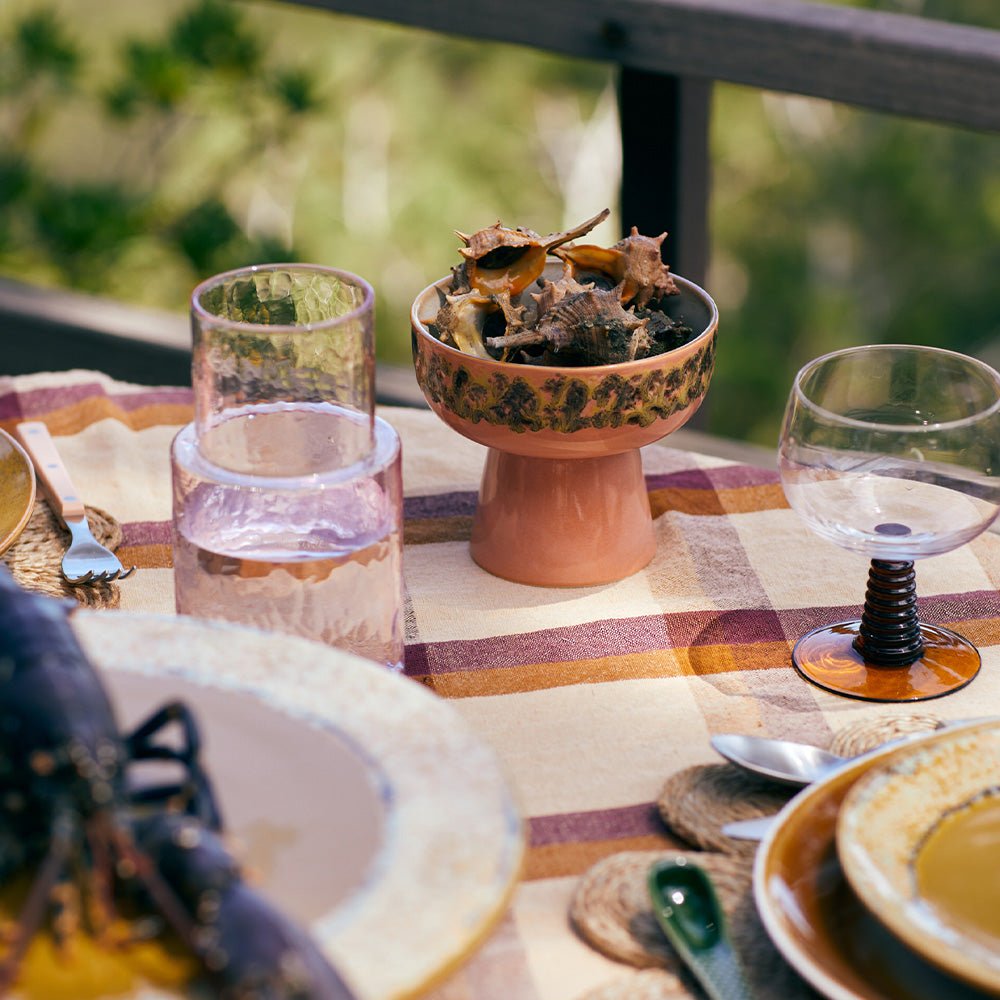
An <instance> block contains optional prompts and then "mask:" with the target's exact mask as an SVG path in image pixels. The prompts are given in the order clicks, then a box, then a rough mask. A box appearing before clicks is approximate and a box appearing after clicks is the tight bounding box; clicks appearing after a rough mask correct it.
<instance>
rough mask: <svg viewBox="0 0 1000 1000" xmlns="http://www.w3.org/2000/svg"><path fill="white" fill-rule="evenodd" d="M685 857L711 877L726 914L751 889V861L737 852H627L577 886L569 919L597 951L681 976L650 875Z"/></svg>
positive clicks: (592, 871)
mask: <svg viewBox="0 0 1000 1000" xmlns="http://www.w3.org/2000/svg"><path fill="white" fill-rule="evenodd" d="M672 858H686V859H687V860H688V861H691V862H693V863H695V864H698V865H701V867H702V868H704V869H705V871H706V872H708V874H709V875H710V876H711V879H712V883H713V884H714V885H715V891H716V893H717V894H718V896H719V902H720V903H721V904H722V908H723V909H724V910H725V911H726V913H727V914H728V913H730V912H733V911H735V909H736V907H737V904H738V902H739V899H740V897H741V896H742V895H744V894H745V893H746V892H747V890H748V889H749V887H750V868H751V866H750V862H749V860H748V859H745V858H742V857H737V856H736V855H732V854H709V853H704V854H702V853H698V852H695V851H687V852H683V851H623V852H621V853H619V854H612V855H610V856H609V857H607V858H603V859H602V860H601V861H598V862H597V864H595V865H594V866H593V867H592V868H591V869H590V870H589V871H588V872H586V874H585V875H584V876H583V878H582V879H580V881H579V883H578V884H577V887H576V891H575V892H574V894H573V900H572V902H571V903H570V911H569V916H570V921H571V922H572V924H573V926H574V927H575V928H576V929H577V931H578V932H579V934H580V936H581V937H583V938H584V940H586V941H588V942H589V943H590V944H591V945H593V946H594V947H595V948H596V949H597V950H598V951H600V952H603V953H604V954H605V955H607V956H608V957H609V958H614V959H617V960H618V961H619V962H627V963H628V964H629V965H634V966H636V967H637V968H646V967H649V966H659V967H662V968H665V969H670V970H671V971H672V972H676V971H677V970H678V968H679V965H678V961H677V957H676V954H675V953H674V950H673V948H672V947H671V946H670V943H669V942H668V941H667V939H666V938H665V937H664V935H663V931H662V930H660V925H659V924H658V923H657V922H656V918H655V917H654V916H653V911H652V908H651V906H650V902H649V894H648V890H647V888H646V875H647V873H648V872H649V868H650V865H652V864H653V863H654V862H656V861H661V860H664V859H672Z"/></svg>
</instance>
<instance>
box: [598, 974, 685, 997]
mask: <svg viewBox="0 0 1000 1000" xmlns="http://www.w3.org/2000/svg"><path fill="white" fill-rule="evenodd" d="M690 996H691V993H690V991H689V990H688V989H687V987H686V986H685V985H684V984H683V983H682V982H681V980H680V979H678V978H677V976H675V975H674V974H673V973H672V972H667V970H666V969H640V970H639V971H638V972H630V973H629V974H628V975H627V976H620V977H619V978H618V979H613V980H612V981H611V982H610V983H605V984H604V985H603V986H598V987H597V989H595V990H589V991H588V992H587V993H585V994H584V995H583V996H582V997H580V1000H682V998H683V1000H688V998H690Z"/></svg>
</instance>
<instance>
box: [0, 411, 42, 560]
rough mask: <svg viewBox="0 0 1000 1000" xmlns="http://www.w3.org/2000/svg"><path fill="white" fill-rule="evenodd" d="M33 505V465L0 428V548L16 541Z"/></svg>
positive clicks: (7, 547)
mask: <svg viewBox="0 0 1000 1000" xmlns="http://www.w3.org/2000/svg"><path fill="white" fill-rule="evenodd" d="M34 505H35V469H34V466H33V465H32V464H31V459H30V458H28V456H27V455H26V454H25V451H24V449H23V448H22V447H21V446H20V445H19V444H18V443H17V442H16V441H15V440H14V439H13V438H12V437H11V436H10V435H9V434H8V433H7V432H6V431H3V430H0V552H6V551H7V549H9V548H10V547H11V546H12V545H13V544H14V542H16V541H17V539H18V537H19V536H20V534H21V532H22V531H24V526H25V525H26V524H27V523H28V519H29V518H30V517H31V511H32V508H33V507H34Z"/></svg>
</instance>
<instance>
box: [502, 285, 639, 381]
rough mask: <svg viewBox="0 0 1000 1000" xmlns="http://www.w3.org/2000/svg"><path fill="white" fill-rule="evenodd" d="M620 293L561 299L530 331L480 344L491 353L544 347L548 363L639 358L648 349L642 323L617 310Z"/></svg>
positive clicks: (612, 290)
mask: <svg viewBox="0 0 1000 1000" xmlns="http://www.w3.org/2000/svg"><path fill="white" fill-rule="evenodd" d="M621 291H622V290H621V288H620V287H615V288H610V289H599V288H587V289H584V290H583V291H579V292H575V293H573V294H569V295H566V296H565V297H564V298H562V300H561V301H559V302H557V303H556V304H555V305H553V306H552V308H551V309H549V310H548V311H547V312H546V313H545V314H544V315H543V316H541V317H540V318H539V321H538V325H537V326H536V327H535V329H533V330H519V331H515V332H511V333H507V334H505V335H504V336H502V337H488V338H487V339H486V343H487V344H488V345H489V346H490V347H492V348H494V349H500V348H503V349H511V348H514V347H527V346H535V345H544V347H545V348H546V349H547V350H548V352H549V353H550V354H551V356H552V357H553V362H552V363H553V364H561V363H566V362H567V361H569V360H570V359H572V360H573V361H577V363H581V362H582V363H583V364H585V365H610V364H617V363H619V362H622V361H634V360H635V359H636V358H641V357H645V356H646V354H647V353H648V352H649V349H650V348H651V347H652V340H651V338H650V337H649V335H648V334H647V333H646V325H647V320H645V319H639V317H637V316H636V315H635V314H634V313H631V312H627V311H626V310H625V309H623V308H622V303H621ZM559 355H562V357H557V356H559ZM567 355H568V356H569V357H568V358H566V357H565V356H567Z"/></svg>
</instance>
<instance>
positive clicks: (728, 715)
mask: <svg viewBox="0 0 1000 1000" xmlns="http://www.w3.org/2000/svg"><path fill="white" fill-rule="evenodd" d="M379 412H380V415H381V416H383V417H384V418H385V419H386V420H388V421H389V422H390V423H392V424H393V425H394V426H395V427H396V428H397V430H398V431H399V433H400V436H401V438H402V441H403V463H404V464H403V484H404V490H405V497H406V499H405V555H404V579H405V587H406V609H405V610H406V639H407V646H406V673H407V674H408V675H409V676H410V677H412V678H413V679H414V680H417V681H419V682H420V683H423V684H425V685H426V686H427V687H429V688H431V689H432V690H433V691H435V692H436V693H437V694H439V695H440V696H441V697H444V698H447V699H449V700H450V701H451V704H452V705H453V706H454V707H455V708H456V710H457V711H458V712H459V713H460V714H461V715H462V716H463V717H464V718H465V719H466V720H467V721H468V722H469V723H470V724H471V726H472V727H473V728H474V729H475V730H476V731H477V732H478V733H479V734H480V735H481V736H482V737H483V738H484V739H485V740H487V741H488V742H489V743H491V744H492V745H493V746H494V747H495V749H496V750H497V752H498V753H499V755H500V757H501V759H502V760H503V762H504V764H505V766H506V768H507V771H508V774H509V775H510V778H511V781H512V783H513V786H514V788H515V791H516V794H517V796H518V798H519V801H520V804H521V808H522V811H523V813H524V815H525V817H526V818H527V824H528V836H529V847H528V852H527V860H526V866H525V870H524V875H523V881H522V883H521V885H520V886H519V887H518V889H517V890H516V893H515V896H514V900H513V904H512V906H511V909H510V911H509V913H508V914H507V916H506V917H505V919H504V920H503V922H502V923H501V925H500V926H499V928H498V930H497V931H496V932H495V933H494V935H493V936H492V938H491V939H490V940H489V941H488V942H487V944H486V945H485V947H484V948H483V949H482V950H481V951H480V952H479V953H478V954H477V955H476V956H475V957H474V958H473V959H472V960H471V961H470V962H469V963H467V964H466V965H465V966H464V967H463V968H462V969H460V970H459V972H458V973H456V974H455V975H454V976H453V977H452V979H451V980H450V981H449V982H447V983H446V984H444V985H443V986H441V987H440V988H439V989H438V990H437V992H436V993H435V994H434V995H435V997H436V998H440V1000H486V998H494V997H497V998H500V997H502V998H505V1000H578V998H580V997H582V996H584V995H585V994H586V993H587V992H588V991H590V990H593V989H594V988H596V987H599V986H601V985H602V984H603V983H606V982H611V981H613V980H615V979H616V978H620V977H621V974H622V972H623V969H624V967H623V966H621V965H619V964H617V963H615V962H613V961H611V960H609V959H607V958H605V957H603V956H602V955H601V954H599V953H598V952H596V951H594V950H592V949H591V948H589V947H588V946H587V945H586V944H585V943H584V942H583V941H582V940H581V939H580V938H579V937H577V936H576V934H575V933H574V932H573V930H572V928H571V926H570V924H569V921H568V918H567V911H568V907H569V902H570V899H571V897H572V894H573V890H574V887H575V885H576V884H577V881H578V879H579V877H580V876H581V875H582V874H583V873H584V872H585V871H586V870H587V869H588V868H589V867H590V866H591V865H592V864H594V863H595V862H596V861H598V860H600V859H601V858H603V857H605V856H607V855H609V854H613V853H616V852H618V851H626V850H637V849H660V848H668V847H671V846H677V845H678V843H679V842H678V841H676V840H675V839H673V838H672V837H671V835H670V833H669V832H668V830H667V828H666V827H665V826H664V824H663V823H662V821H661V820H660V819H659V816H658V813H657V810H656V807H655V801H656V799H657V797H658V795H659V793H660V791H661V789H662V787H663V784H664V782H665V781H666V779H667V778H668V777H669V776H670V775H671V774H674V773H675V772H677V771H679V770H681V769H683V768H686V767H690V766H692V765H696V764H704V763H710V762H715V761H717V760H718V758H716V757H715V755H714V754H713V752H712V750H711V748H710V746H709V737H710V736H711V735H712V734H713V733H718V732H727V731H733V732H746V733H757V734H760V735H770V736H775V737H783V738H788V739H799V740H804V741H809V742H813V743H817V744H822V745H825V744H827V743H828V742H829V739H830V736H831V735H832V733H834V732H836V731H837V730H838V729H840V728H841V727H842V726H844V725H846V724H847V723H849V722H854V721H856V720H859V719H867V718H872V719H874V718H877V717H879V716H880V715H881V714H898V712H899V710H900V706H892V705H888V706H877V705H872V704H868V703H862V702H855V701H851V700H849V699H844V698H839V697H837V696H835V695H832V694H828V693H826V692H824V691H821V690H819V689H817V688H814V687H812V686H810V685H809V684H807V683H806V682H805V681H803V680H802V679H800V678H799V677H798V675H797V674H796V673H795V672H794V671H793V669H792V668H791V666H790V661H789V654H790V651H791V647H792V645H793V643H794V641H795V639H796V638H797V637H798V636H799V635H800V634H802V633H803V632H805V631H807V630H809V629H810V628H813V627H814V626H816V625H818V624H821V623H823V622H826V621H834V620H839V619H842V618H848V617H850V616H852V615H855V614H857V613H858V612H859V611H860V605H861V603H862V601H863V597H864V593H863V589H864V583H865V579H866V576H867V560H865V559H864V558H863V557H861V556H859V555H856V554H852V553H849V552H846V551H842V550H840V549H839V548H836V547H835V546H833V545H831V544H828V543H826V542H823V541H822V540H820V539H818V538H817V537H816V536H815V535H813V534H811V533H810V532H809V531H808V529H806V528H805V527H804V526H803V525H802V524H800V522H799V520H798V518H797V517H796V516H795V514H794V513H793V512H792V511H790V510H789V509H788V507H787V505H786V503H785V500H784V496H783V494H782V491H781V487H780V485H779V483H778V480H777V474H776V472H775V471H773V470H770V469H761V468H756V467H751V466H745V465H738V464H733V463H731V462H727V461H723V460H721V459H715V458H709V457H707V456H704V455H699V454H694V453H691V452H684V451H678V450H675V449H672V448H670V447H669V443H670V439H669V438H667V439H665V442H664V443H663V445H654V446H651V447H649V448H647V449H645V451H644V453H643V461H644V465H645V469H646V473H647V484H648V487H649V500H650V504H651V505H652V508H653V513H654V516H655V518H656V520H655V525H656V530H657V536H658V548H657V554H656V557H655V559H654V560H653V562H652V563H651V564H650V566H648V567H647V568H646V569H645V570H643V571H642V572H640V573H638V574H636V575H634V576H632V577H630V578H629V579H626V580H623V581H621V582H619V583H617V584H613V585H610V586H603V587H592V588H583V589H544V588H534V587H528V586H523V585H520V584H514V583H509V582H507V581H505V580H500V579H498V578H495V577H493V576H490V575H489V574H487V573H486V572H484V571H483V570H481V569H479V567H477V566H476V565H475V564H474V563H473V562H472V560H471V559H470V557H469V554H468V545H467V543H468V537H469V531H470V526H471V519H472V513H473V511H474V509H475V503H476V493H477V489H478V484H479V476H480V472H481V469H482V464H483V460H484V456H485V450H484V449H482V448H481V447H480V446H478V445H475V444H473V443H471V442H469V441H467V440H465V439H464V438H462V437H460V436H459V435H457V434H455V433H453V432H452V431H450V430H449V429H448V428H446V427H445V426H444V424H442V423H441V422H440V421H439V420H438V419H437V418H436V417H435V416H434V415H433V414H432V413H430V412H429V411H423V410H417V409H404V408H382V409H380V411H379ZM191 415H192V406H191V391H190V389H184V388H171V387H159V388H151V387H148V386H135V385H129V384H125V383H121V382H117V381H114V380H112V379H110V378H108V377H107V376H105V375H103V374H100V373H98V372H92V371H73V372H61V373H42V374H36V375H28V376H18V377H0V426H2V427H3V428H4V429H5V430H7V431H12V430H13V427H14V425H15V424H16V423H17V422H19V421H21V420H42V421H44V422H45V423H46V424H47V425H48V427H49V429H50V431H51V433H52V434H53V435H54V436H55V438H56V444H57V445H58V447H59V450H60V452H61V453H62V455H63V457H64V459H65V462H66V464H67V466H68V468H69V471H70V474H71V475H72V477H73V479H74V480H75V481H76V485H77V486H78V488H79V489H80V491H81V492H82V494H83V497H84V499H85V500H86V502H87V503H88V504H90V505H93V506H95V507H98V508H101V509H103V510H104V511H107V512H108V513H110V514H111V515H113V517H115V518H116V519H117V520H118V521H119V522H120V523H121V527H122V533H123V540H122V544H121V547H120V548H119V555H120V557H121V559H122V561H123V562H124V563H125V564H126V565H128V564H130V563H135V564H136V565H137V566H139V568H140V571H139V572H138V573H137V574H136V575H135V577H134V578H132V579H131V580H129V581H128V582H127V584H123V585H122V586H121V588H120V594H121V605H120V606H121V608H122V610H126V611H147V612H157V613H163V614H173V613H174V595H173V571H172V569H171V549H170V516H171V497H170V467H169V458H168V451H169V446H170V442H171V439H172V438H173V436H174V434H175V433H176V431H177V430H178V428H179V427H180V426H181V425H183V424H184V423H186V422H187V421H189V420H190V419H191ZM39 502H42V501H39ZM917 575H918V593H919V594H920V595H921V600H920V607H921V615H922V617H923V618H924V620H926V621H929V622H935V623H940V624H945V625H948V626H950V627H953V628H955V629H957V630H958V631H960V632H962V633H963V634H965V635H966V636H967V637H968V638H969V639H971V640H972V641H973V642H975V643H976V644H977V645H978V646H979V647H980V649H981V652H982V655H983V668H982V671H981V673H980V675H979V677H978V678H977V679H976V680H975V681H974V682H973V683H972V684H971V685H970V686H969V687H967V688H966V689H964V690H962V691H960V692H958V693H956V694H954V695H951V696H950V697H947V698H945V699H942V700H939V701H936V702H933V703H932V710H933V712H934V713H935V714H937V715H940V716H942V717H945V718H962V717H968V716H978V715H984V714H987V713H994V712H1000V646H998V644H1000V600H998V596H997V588H998V586H1000V537H998V536H997V535H996V534H993V533H989V532H988V533H986V534H985V535H983V536H981V537H980V538H979V539H977V540H976V541H974V542H973V543H971V544H970V545H966V546H965V547H963V548H960V549H958V550H957V551H955V552H952V553H949V554H947V555H944V556H939V557H936V558H933V559H927V560H922V561H920V562H919V563H918V564H917ZM107 613H109V614H112V613H114V612H112V611H109V612H107Z"/></svg>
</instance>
